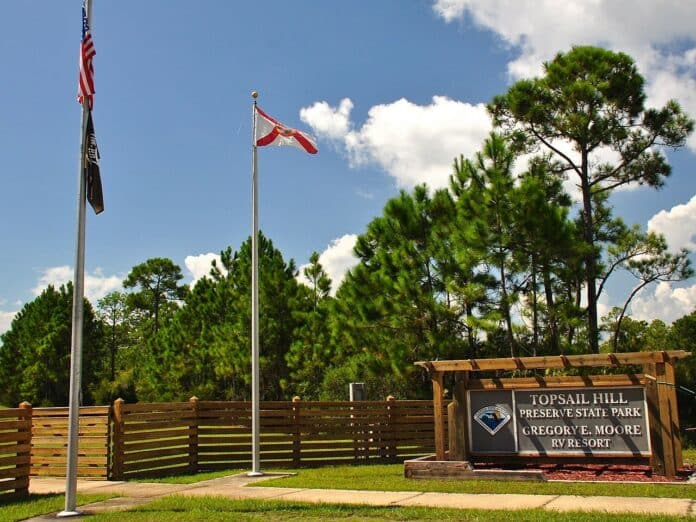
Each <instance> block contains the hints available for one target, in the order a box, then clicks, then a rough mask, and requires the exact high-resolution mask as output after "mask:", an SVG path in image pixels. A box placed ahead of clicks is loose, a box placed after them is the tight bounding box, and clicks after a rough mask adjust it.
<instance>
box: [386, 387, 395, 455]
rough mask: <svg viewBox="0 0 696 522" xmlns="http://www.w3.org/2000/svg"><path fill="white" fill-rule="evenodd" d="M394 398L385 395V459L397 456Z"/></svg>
mask: <svg viewBox="0 0 696 522" xmlns="http://www.w3.org/2000/svg"><path fill="white" fill-rule="evenodd" d="M395 406H396V399H394V396H393V395H388V396H387V429H386V435H387V437H388V439H387V448H386V449H387V459H389V460H392V459H396V457H397V454H398V453H397V447H396V434H397V433H398V431H397V430H398V426H397V425H396V412H395Z"/></svg>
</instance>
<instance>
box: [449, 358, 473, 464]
mask: <svg viewBox="0 0 696 522" xmlns="http://www.w3.org/2000/svg"><path fill="white" fill-rule="evenodd" d="M454 380H455V384H454V400H453V401H452V403H451V404H450V405H449V406H448V408H447V417H448V427H449V460H461V461H468V460H469V420H468V411H467V410H468V407H467V395H466V389H467V385H468V383H469V372H455V374H454Z"/></svg>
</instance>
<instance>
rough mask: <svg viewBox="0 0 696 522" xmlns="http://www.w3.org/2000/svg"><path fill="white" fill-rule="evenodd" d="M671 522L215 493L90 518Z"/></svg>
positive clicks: (672, 520) (672, 521) (668, 520)
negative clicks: (227, 496) (238, 497)
mask: <svg viewBox="0 0 696 522" xmlns="http://www.w3.org/2000/svg"><path fill="white" fill-rule="evenodd" d="M513 517H514V520H515V522H546V521H562V522H603V521H607V522H676V521H682V522H683V521H684V520H686V519H685V518H683V517H668V516H654V515H650V516H641V515H608V514H606V513H554V512H549V511H541V510H526V511H515V512H514V513H511V512H509V511H482V510H457V509H441V508H423V507H395V506H392V507H372V506H345V505H335V504H304V503H299V502H284V501H279V500H277V501H268V500H230V499H225V498H220V497H199V498H186V497H176V496H174V497H167V498H164V499H161V500H158V501H155V502H152V503H150V504H146V505H144V506H140V507H138V508H136V509H133V510H131V511H128V512H119V513H103V514H100V515H95V516H93V517H90V518H89V520H93V521H95V522H104V521H119V522H120V521H126V522H136V521H137V522H143V521H152V522H164V521H166V522H188V521H199V520H200V521H206V522H217V521H229V520H234V521H235V522H238V521H245V520H258V521H268V520H272V521H274V522H275V521H293V520H317V521H319V520H322V521H324V520H340V521H343V520H345V521H351V522H354V521H375V522H376V521H381V520H384V521H393V520H399V521H407V520H437V521H450V520H451V521H460V520H469V521H492V522H510V519H511V518H513Z"/></svg>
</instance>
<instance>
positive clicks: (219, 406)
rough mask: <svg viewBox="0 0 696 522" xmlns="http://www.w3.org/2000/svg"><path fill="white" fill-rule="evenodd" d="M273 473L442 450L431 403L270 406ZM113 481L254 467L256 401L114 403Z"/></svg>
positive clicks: (266, 424)
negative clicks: (276, 469)
mask: <svg viewBox="0 0 696 522" xmlns="http://www.w3.org/2000/svg"><path fill="white" fill-rule="evenodd" d="M260 410H261V418H260V423H261V437H260V439H261V441H260V442H261V462H262V466H263V467H266V468H272V467H300V466H317V465H325V464H353V463H361V462H396V461H401V460H404V459H406V458H409V457H414V456H423V455H425V454H428V453H432V452H433V450H434V436H433V406H432V402H431V401H395V400H387V401H360V402H325V401H321V402H319V401H299V400H295V401H293V402H262V403H261V404H260ZM113 436H114V441H113V478H115V479H117V480H123V479H129V478H138V477H153V476H159V475H166V474H174V473H181V472H196V471H200V470H213V469H223V468H246V467H249V466H250V465H251V404H250V403H249V402H218V401H198V400H197V399H196V398H192V399H191V400H190V401H189V402H187V403H161V404H125V403H124V402H123V401H116V402H115V403H114V428H113Z"/></svg>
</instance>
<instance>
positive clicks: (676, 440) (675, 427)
mask: <svg viewBox="0 0 696 522" xmlns="http://www.w3.org/2000/svg"><path fill="white" fill-rule="evenodd" d="M665 381H666V382H668V383H669V384H670V385H669V386H666V388H667V392H668V394H669V405H670V416H671V421H672V422H671V425H670V428H671V432H672V445H673V446H674V465H675V467H676V469H678V470H679V469H681V468H683V467H684V457H683V455H682V444H681V437H680V426H679V403H678V401H677V381H676V378H675V375H674V362H673V361H672V360H671V359H668V360H667V361H666V362H665Z"/></svg>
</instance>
